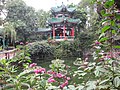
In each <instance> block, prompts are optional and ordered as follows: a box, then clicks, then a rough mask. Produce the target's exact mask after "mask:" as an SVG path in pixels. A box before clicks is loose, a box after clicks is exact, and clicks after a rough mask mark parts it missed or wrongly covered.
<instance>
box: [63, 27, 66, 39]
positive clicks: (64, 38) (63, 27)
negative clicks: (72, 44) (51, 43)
mask: <svg viewBox="0 0 120 90" xmlns="http://www.w3.org/2000/svg"><path fill="white" fill-rule="evenodd" d="M63 30H64V33H63V36H64V39H65V40H66V36H65V32H66V30H65V25H64V26H63Z"/></svg>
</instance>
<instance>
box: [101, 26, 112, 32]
mask: <svg viewBox="0 0 120 90" xmlns="http://www.w3.org/2000/svg"><path fill="white" fill-rule="evenodd" d="M108 29H110V26H104V27H103V28H102V33H105V32H106V31H107V30H108Z"/></svg>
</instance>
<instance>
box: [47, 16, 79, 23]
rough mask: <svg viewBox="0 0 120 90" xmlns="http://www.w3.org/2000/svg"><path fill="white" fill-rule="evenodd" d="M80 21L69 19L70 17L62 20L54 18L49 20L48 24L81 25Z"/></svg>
mask: <svg viewBox="0 0 120 90" xmlns="http://www.w3.org/2000/svg"><path fill="white" fill-rule="evenodd" d="M79 21H80V19H73V18H69V17H62V18H55V17H53V18H50V19H49V20H48V22H49V23H50V24H57V23H62V22H67V23H74V24H77V23H79Z"/></svg>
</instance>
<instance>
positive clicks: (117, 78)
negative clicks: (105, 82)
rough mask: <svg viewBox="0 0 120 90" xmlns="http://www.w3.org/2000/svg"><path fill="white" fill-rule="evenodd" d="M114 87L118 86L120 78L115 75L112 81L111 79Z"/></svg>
mask: <svg viewBox="0 0 120 90" xmlns="http://www.w3.org/2000/svg"><path fill="white" fill-rule="evenodd" d="M113 83H114V85H115V87H119V86H120V78H119V77H118V76H117V77H115V78H114V81H113Z"/></svg>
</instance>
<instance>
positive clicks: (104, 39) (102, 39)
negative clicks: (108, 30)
mask: <svg viewBox="0 0 120 90" xmlns="http://www.w3.org/2000/svg"><path fill="white" fill-rule="evenodd" d="M107 40H108V38H107V37H103V38H101V39H100V40H99V42H104V41H107Z"/></svg>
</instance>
